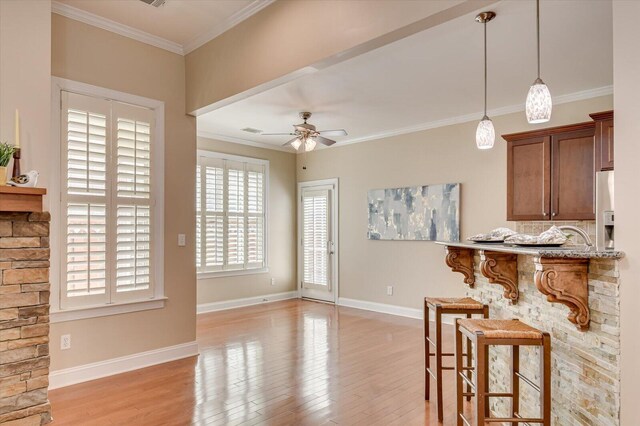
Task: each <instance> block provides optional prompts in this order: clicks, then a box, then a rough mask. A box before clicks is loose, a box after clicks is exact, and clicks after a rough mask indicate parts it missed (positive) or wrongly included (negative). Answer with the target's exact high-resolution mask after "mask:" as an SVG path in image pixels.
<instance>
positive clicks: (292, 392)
mask: <svg viewBox="0 0 640 426" xmlns="http://www.w3.org/2000/svg"><path fill="white" fill-rule="evenodd" d="M451 331H452V330H451V329H450V328H447V329H446V332H445V334H446V335H447V339H448V341H447V342H446V345H445V348H451V342H452V340H453V339H452V337H451ZM197 334H198V343H199V345H200V356H199V357H197V358H195V357H194V358H190V359H184V360H180V361H175V362H171V363H166V364H162V365H158V366H154V367H149V368H145V369H142V370H137V371H134V372H131V373H125V374H121V375H118V376H112V377H108V378H105V379H100V380H95V381H92V382H87V383H82V384H79V385H75V386H70V387H66V388H62V389H58V390H54V391H52V392H50V400H51V403H52V406H53V418H54V423H53V424H54V425H55V426H58V425H189V424H197V425H240V424H242V425H258V424H265V425H324V424H326V425H333V424H340V425H366V426H372V425H418V424H420V425H422V424H424V425H437V424H438V421H437V418H436V415H435V404H431V406H430V404H429V403H428V402H425V401H424V361H423V360H424V358H423V337H422V336H423V334H422V321H419V320H414V319H409V318H402V317H395V316H391V315H385V314H379V313H374V312H368V311H362V310H358V309H351V308H343V307H334V306H332V305H327V304H322V303H315V302H310V301H300V300H289V301H283V302H277V303H271V304H266V305H258V306H252V307H247V308H241V309H235V310H229V311H223V312H216V313H211V314H205V315H200V316H199V317H198V330H197ZM451 361H452V360H451ZM444 375H445V382H446V383H445V386H444V395H445V398H444V399H445V403H444V413H445V414H444V416H445V419H444V420H445V421H444V424H445V425H452V424H455V395H454V390H453V387H454V384H453V372H449V371H446V372H444Z"/></svg>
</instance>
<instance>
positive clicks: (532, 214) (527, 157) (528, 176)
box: [503, 135, 551, 220]
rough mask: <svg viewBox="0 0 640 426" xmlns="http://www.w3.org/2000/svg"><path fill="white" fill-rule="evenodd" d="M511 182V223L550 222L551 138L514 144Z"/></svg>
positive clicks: (509, 161)
mask: <svg viewBox="0 0 640 426" xmlns="http://www.w3.org/2000/svg"><path fill="white" fill-rule="evenodd" d="M503 137H505V136H503ZM507 179H508V180H507V220H546V219H549V216H550V214H551V210H550V201H551V198H550V197H551V138H550V137H549V136H544V135H541V136H537V137H531V138H526V139H521V140H514V141H510V142H509V143H508V146H507Z"/></svg>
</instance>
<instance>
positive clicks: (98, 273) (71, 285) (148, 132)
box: [59, 90, 162, 310]
mask: <svg viewBox="0 0 640 426" xmlns="http://www.w3.org/2000/svg"><path fill="white" fill-rule="evenodd" d="M155 121H156V112H155V111H154V110H153V109H150V108H145V107H139V106H135V105H131V104H127V103H123V102H118V101H115V100H111V99H105V98H104V97H97V96H89V95H83V94H77V93H72V92H69V91H64V90H63V91H62V92H61V123H60V130H61V180H60V193H61V197H60V202H61V203H60V209H59V211H60V218H61V221H60V222H61V226H62V229H61V230H60V245H61V250H60V253H61V259H60V260H61V265H60V309H61V310H65V309H76V308H84V307H99V306H107V305H113V304H120V303H130V302H132V301H141V300H148V299H152V298H153V297H154V295H155V293H154V291H155V288H154V287H155V280H156V273H155V271H154V268H155V266H156V265H155V263H156V262H158V261H159V262H160V264H162V262H161V259H158V257H159V256H162V254H161V253H157V250H156V246H155V243H156V239H157V238H156V235H154V234H155V222H156V216H157V214H156V213H157V210H156V196H155V194H156V192H155V191H156V188H155V186H156V182H155V180H154V178H155V175H156V174H157V170H156V168H157V167H158V165H156V164H155V162H154V155H152V154H153V150H154V149H155V148H156V147H154V142H155V140H156V134H155V133H156V126H155Z"/></svg>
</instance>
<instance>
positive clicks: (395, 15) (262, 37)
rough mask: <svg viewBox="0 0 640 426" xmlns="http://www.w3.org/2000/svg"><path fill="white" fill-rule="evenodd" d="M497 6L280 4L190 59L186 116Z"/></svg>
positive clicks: (464, 0)
mask: <svg viewBox="0 0 640 426" xmlns="http://www.w3.org/2000/svg"><path fill="white" fill-rule="evenodd" d="M495 2H496V1H495V0H430V1H414V0H376V1H374V2H371V1H341V0H324V1H299V0H279V1H277V2H275V3H273V4H272V5H270V6H269V7H267V8H265V9H264V10H262V11H260V12H259V13H257V14H256V15H254V16H252V17H250V18H249V19H247V20H246V21H244V22H242V23H240V24H239V25H237V26H235V27H233V28H232V29H230V30H229V31H227V32H225V33H224V34H221V35H220V36H218V37H216V38H215V39H213V40H211V41H210V42H208V43H206V44H205V45H203V46H201V47H200V48H198V49H196V50H195V51H193V52H191V53H189V54H188V55H187V58H186V59H187V111H189V112H193V111H196V110H198V109H200V108H204V107H207V106H208V105H210V104H213V103H215V102H218V101H221V100H224V99H228V98H230V97H232V96H234V95H238V94H241V93H243V92H245V93H248V91H250V90H255V88H257V87H258V86H261V85H266V84H270V83H269V82H272V81H273V80H276V79H279V78H282V77H285V76H288V75H291V74H292V73H296V72H298V71H300V70H302V69H303V68H305V67H309V66H311V65H313V66H314V67H317V68H323V67H325V66H327V65H329V64H330V63H333V62H334V61H335V62H338V61H342V60H345V59H346V58H348V57H350V56H352V55H354V54H357V53H363V52H365V51H368V50H371V49H374V48H376V47H380V46H382V45H384V44H386V43H389V42H392V41H395V40H398V39H400V38H403V37H407V36H408V35H411V34H414V33H416V32H418V31H422V30H424V29H427V28H430V27H432V26H436V25H439V24H441V23H443V22H446V21H449V20H451V19H453V18H457V17H459V16H462V15H465V14H467V13H470V12H472V11H473V10H476V9H478V8H481V7H484V6H486V5H489V4H492V3H495ZM271 84H272V83H271Z"/></svg>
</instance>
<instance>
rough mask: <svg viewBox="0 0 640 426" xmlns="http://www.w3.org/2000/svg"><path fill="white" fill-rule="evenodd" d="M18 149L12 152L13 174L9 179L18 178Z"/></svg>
mask: <svg viewBox="0 0 640 426" xmlns="http://www.w3.org/2000/svg"><path fill="white" fill-rule="evenodd" d="M20 174H21V173H20V148H16V149H14V150H13V173H12V174H11V177H12V178H14V177H16V176H20Z"/></svg>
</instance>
